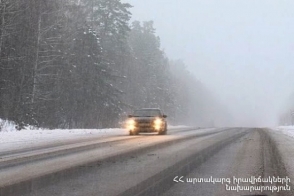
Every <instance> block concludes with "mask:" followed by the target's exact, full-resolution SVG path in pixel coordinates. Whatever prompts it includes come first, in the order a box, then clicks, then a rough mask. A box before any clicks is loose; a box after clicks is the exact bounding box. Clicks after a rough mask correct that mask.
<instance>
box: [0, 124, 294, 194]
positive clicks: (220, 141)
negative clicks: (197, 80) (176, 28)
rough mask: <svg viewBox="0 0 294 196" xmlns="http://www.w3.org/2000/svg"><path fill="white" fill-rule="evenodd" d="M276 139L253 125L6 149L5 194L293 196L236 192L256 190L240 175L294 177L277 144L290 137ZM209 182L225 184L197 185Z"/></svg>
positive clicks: (1, 162) (2, 162)
mask: <svg viewBox="0 0 294 196" xmlns="http://www.w3.org/2000/svg"><path fill="white" fill-rule="evenodd" d="M273 134H276V131H268V130H266V129H253V128H252V129H249V128H219V129H217V128H210V129H191V128H178V129H173V130H170V131H169V134H168V135H164V136H157V135H150V134H144V135H139V136H126V135H125V134H121V133H120V134H112V135H108V136H106V137H101V136H100V137H98V136H95V137H92V138H91V137H89V138H83V139H82V140H81V141H77V140H76V139H70V140H66V141H67V142H64V143H63V144H62V143H58V144H57V143H55V144H52V143H50V142H49V143H48V144H44V143H39V144H38V145H37V146H35V147H34V146H32V145H31V146H26V148H16V147H15V148H14V149H13V150H10V151H8V150H7V148H6V147H5V148H3V149H2V150H1V148H0V156H1V159H0V176H1V178H0V187H1V188H0V190H1V192H0V195H1V196H9V195H14V196H17V195H25V196H29V195H30V196H31V195H34V196H47V195H48V196H49V195H50V196H51V195H56V196H59V195H77V196H78V195H83V196H84V195H93V196H96V195H109V196H111V195H254V194H263V195H274V196H276V195H286V196H287V195H294V194H293V191H288V190H287V191H280V192H277V191H266V190H265V191H263V192H261V191H258V190H257V191H254V190H252V191H240V192H237V191H235V190H230V189H233V188H234V187H236V186H237V185H239V186H240V187H241V188H242V187H243V188H244V187H249V185H250V183H248V182H247V183H244V182H239V183H235V184H234V183H233V181H234V177H236V179H241V180H242V179H243V180H244V179H245V180H246V179H249V178H250V179H252V177H256V178H258V177H260V178H259V179H264V178H266V177H269V178H271V179H272V178H275V177H281V178H285V179H288V178H287V177H289V179H294V178H293V177H294V176H293V171H292V172H291V168H292V167H291V165H292V164H291V161H292V160H289V158H288V159H286V158H285V156H286V155H285V154H283V152H280V151H281V150H283V148H282V147H281V145H279V144H278V143H277V142H278V141H281V140H280V139H282V140H283V138H280V135H278V136H275V140H273V139H271V138H272V136H273ZM269 136H271V137H269ZM276 143H277V144H278V145H276ZM292 146H293V145H292ZM289 165H290V166H289ZM210 178H211V179H215V178H216V179H221V180H223V182H222V183H220V182H217V183H215V182H214V183H212V182H202V183H201V182H196V181H197V180H199V179H200V180H201V179H206V180H207V179H210ZM176 181H177V182H176ZM291 183H292V182H289V183H287V184H285V183H282V182H280V183H278V182H277V183H275V182H273V183H268V182H261V181H260V182H257V183H256V184H254V185H255V188H256V187H257V188H260V187H268V188H272V187H287V186H286V185H289V186H291V185H292V184H291ZM251 185H252V184H251Z"/></svg>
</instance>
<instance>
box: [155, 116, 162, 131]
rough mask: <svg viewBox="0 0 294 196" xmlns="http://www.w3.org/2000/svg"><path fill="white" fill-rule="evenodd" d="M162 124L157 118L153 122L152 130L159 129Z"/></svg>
mask: <svg viewBox="0 0 294 196" xmlns="http://www.w3.org/2000/svg"><path fill="white" fill-rule="evenodd" d="M162 124H163V121H162V120H161V119H159V118H157V119H155V120H154V128H155V129H156V130H159V129H161V127H162Z"/></svg>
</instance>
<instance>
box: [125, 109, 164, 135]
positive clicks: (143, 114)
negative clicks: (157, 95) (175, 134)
mask: <svg viewBox="0 0 294 196" xmlns="http://www.w3.org/2000/svg"><path fill="white" fill-rule="evenodd" d="M166 118H167V115H165V114H163V112H162V111H161V110H160V109H158V108H143V109H138V110H134V112H133V114H131V115H128V120H127V122H126V126H127V129H128V131H129V134H130V135H138V134H139V133H158V135H165V134H166V133H167V121H166Z"/></svg>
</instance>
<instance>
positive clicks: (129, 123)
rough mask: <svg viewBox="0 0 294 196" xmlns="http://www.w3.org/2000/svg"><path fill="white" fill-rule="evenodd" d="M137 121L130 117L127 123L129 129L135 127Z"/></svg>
mask: <svg viewBox="0 0 294 196" xmlns="http://www.w3.org/2000/svg"><path fill="white" fill-rule="evenodd" d="M135 125H136V121H135V120H134V119H129V120H128V121H127V123H126V127H127V129H129V130H133V129H135Z"/></svg>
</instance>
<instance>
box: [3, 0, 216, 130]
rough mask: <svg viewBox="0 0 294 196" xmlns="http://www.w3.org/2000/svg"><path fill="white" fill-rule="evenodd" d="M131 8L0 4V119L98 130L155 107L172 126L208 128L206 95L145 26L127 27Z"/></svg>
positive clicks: (112, 3) (32, 1)
mask: <svg viewBox="0 0 294 196" xmlns="http://www.w3.org/2000/svg"><path fill="white" fill-rule="evenodd" d="M131 7H132V6H131V5H130V4H128V3H122V2H121V1H120V0H0V118H2V119H7V120H12V121H14V122H16V123H17V124H18V126H19V127H20V128H21V127H23V126H24V125H27V124H30V125H35V126H39V127H47V128H57V127H59V128H104V127H116V126H118V123H119V122H120V121H121V120H123V119H124V118H125V117H126V113H127V112H130V111H131V110H133V109H135V108H141V107H160V108H162V109H163V110H164V111H165V113H167V114H168V115H169V119H170V120H171V121H173V122H175V123H180V122H182V123H186V122H187V121H188V119H190V120H189V122H191V121H193V118H194V117H197V119H203V120H204V121H205V120H206V121H207V122H211V118H209V119H207V118H206V117H205V116H206V115H208V116H209V115H210V116H213V115H212V114H213V113H214V111H213V110H212V109H211V107H212V105H213V104H215V102H214V101H213V100H210V101H207V100H208V99H211V95H210V94H209V93H208V92H207V91H206V90H204V89H205V88H204V86H203V85H202V84H201V83H200V82H199V81H197V80H196V79H195V78H194V76H193V75H191V74H190V73H189V72H188V71H187V70H186V68H185V65H184V64H183V62H181V61H172V60H170V59H169V58H168V57H167V56H166V54H165V53H164V51H163V50H162V49H161V46H160V38H159V37H158V36H157V35H156V33H155V28H154V25H153V22H152V21H146V22H139V21H134V22H132V23H130V19H131V12H130V8H131ZM191 106H192V107H191ZM191 108H193V110H192V109H191ZM204 114H205V116H204ZM203 120H202V121H201V122H204V121H203Z"/></svg>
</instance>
